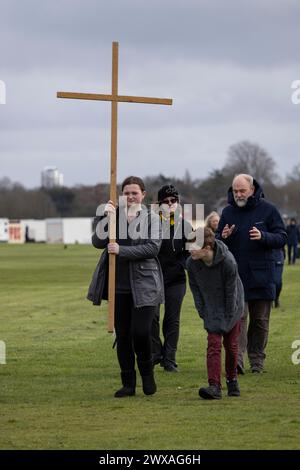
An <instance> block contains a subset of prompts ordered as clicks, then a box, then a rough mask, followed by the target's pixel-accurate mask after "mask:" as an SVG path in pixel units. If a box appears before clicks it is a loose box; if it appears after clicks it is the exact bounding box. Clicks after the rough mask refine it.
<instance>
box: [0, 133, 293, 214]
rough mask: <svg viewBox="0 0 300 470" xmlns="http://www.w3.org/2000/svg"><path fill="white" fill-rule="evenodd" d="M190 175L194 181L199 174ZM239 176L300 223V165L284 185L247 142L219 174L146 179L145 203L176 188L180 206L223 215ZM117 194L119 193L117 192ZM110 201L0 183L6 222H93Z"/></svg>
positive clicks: (89, 190)
mask: <svg viewBox="0 0 300 470" xmlns="http://www.w3.org/2000/svg"><path fill="white" fill-rule="evenodd" d="M200 163H201V162H199V169H197V168H195V170H193V176H194V175H195V174H197V171H198V172H199V176H200V175H201V171H200V168H201V166H200ZM237 173H249V174H251V175H253V176H254V177H255V178H256V180H257V181H258V182H259V183H260V184H261V185H262V187H263V190H264V193H265V196H266V198H267V199H269V200H270V201H271V202H273V203H274V204H276V205H277V207H278V208H279V210H280V211H281V213H282V214H286V215H288V216H294V217H298V219H299V218H300V203H299V189H300V163H299V164H298V165H296V166H295V167H294V168H293V170H292V172H291V174H288V175H286V177H285V180H284V181H283V180H282V178H280V177H279V175H278V174H277V173H276V163H275V161H274V159H273V158H272V157H271V156H270V155H269V154H268V153H267V151H266V150H265V149H263V148H262V147H261V146H260V145H258V144H256V143H252V142H248V141H242V142H238V143H237V144H234V145H232V146H231V147H230V148H229V150H228V157H227V160H226V162H225V165H224V166H223V168H220V169H215V170H213V171H212V172H211V173H210V174H209V175H208V176H207V177H206V178H201V177H199V178H192V176H191V175H190V173H189V171H186V173H185V175H184V176H183V178H182V179H179V178H173V177H167V176H164V175H161V174H160V175H158V176H148V177H146V178H144V180H145V184H146V188H147V197H146V200H145V202H146V203H151V202H156V197H157V191H158V189H159V188H160V187H161V186H162V185H164V184H167V183H171V184H174V186H176V188H178V190H179V193H180V195H181V203H183V204H184V203H191V204H196V203H202V204H204V205H205V213H206V214H207V213H209V212H210V211H212V210H217V211H219V212H220V211H221V210H222V208H223V207H224V206H225V205H226V201H227V191H228V188H229V187H230V185H231V182H232V178H233V176H234V175H235V174H237ZM119 189H120V188H119ZM108 199H109V184H107V183H105V184H104V183H103V184H97V185H96V186H83V185H77V186H75V187H72V188H69V187H62V188H53V189H45V188H38V189H25V188H24V187H23V186H22V185H21V184H19V183H12V182H11V181H10V180H9V179H8V178H2V179H0V217H7V218H9V219H21V218H22V219H24V218H35V219H44V218H46V217H93V216H94V215H95V211H96V208H97V206H98V205H99V204H100V203H103V202H106V201H107V200H108Z"/></svg>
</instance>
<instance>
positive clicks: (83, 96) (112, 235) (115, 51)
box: [57, 42, 172, 333]
mask: <svg viewBox="0 0 300 470" xmlns="http://www.w3.org/2000/svg"><path fill="white" fill-rule="evenodd" d="M118 56H119V43H118V42H113V43H112V91H111V95H102V94H96V93H72V92H64V91H59V92H58V93H57V98H69V99H75V100H93V101H94V100H96V101H111V159H110V199H111V201H113V203H114V204H116V202H117V130H118V102H127V103H145V104H164V105H171V104H172V100H171V99H167V98H145V97H141V96H121V95H118ZM109 240H110V242H115V240H116V219H115V217H110V221H109ZM115 276H116V258H115V255H112V254H110V255H109V280H108V302H109V314H108V331H109V332H110V333H112V332H113V330H114V311H115Z"/></svg>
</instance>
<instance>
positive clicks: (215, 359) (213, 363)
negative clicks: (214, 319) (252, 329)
mask: <svg viewBox="0 0 300 470" xmlns="http://www.w3.org/2000/svg"><path fill="white" fill-rule="evenodd" d="M239 334H240V321H238V322H237V323H236V324H235V325H234V327H233V328H232V330H230V331H229V332H228V333H226V334H223V335H222V334H218V333H208V335H207V356H206V357H207V374H208V383H209V385H219V386H221V368H222V366H221V360H222V354H221V351H222V338H223V346H224V349H225V370H226V378H227V380H233V379H236V377H237V371H236V367H237V363H238V339H239Z"/></svg>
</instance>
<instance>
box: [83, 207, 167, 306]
mask: <svg viewBox="0 0 300 470" xmlns="http://www.w3.org/2000/svg"><path fill="white" fill-rule="evenodd" d="M143 207H144V206H143ZM118 219H119V217H118V212H117V223H118ZM100 220H101V217H96V219H95V222H96V223H97V222H99V221H100ZM132 223H133V224H134V223H135V221H133V222H132ZM136 223H137V224H138V223H139V224H140V227H138V226H137V231H136V233H138V231H139V230H138V228H140V229H141V233H142V234H143V236H145V231H146V232H147V233H148V234H149V237H148V238H141V237H138V238H135V239H132V240H131V245H130V246H120V252H119V255H117V256H120V257H123V258H126V259H128V260H129V275H130V285H131V292H132V297H133V302H134V306H135V307H145V306H154V305H159V304H161V303H164V285H163V275H162V271H161V267H160V264H159V261H158V259H157V255H158V252H159V249H160V246H161V224H160V221H159V217H158V215H156V214H155V213H154V212H148V211H147V209H146V208H144V209H142V211H141V212H140V214H139V218H138V219H137V221H136ZM151 231H152V236H150V235H151ZM92 243H93V245H94V247H95V248H104V251H103V253H102V255H101V258H100V260H99V262H98V264H97V266H96V269H95V272H94V274H93V278H92V282H91V284H90V287H89V291H88V295H87V298H88V299H89V300H90V301H91V302H93V304H94V305H100V304H101V300H102V299H106V300H107V298H108V295H107V284H108V252H107V248H106V247H107V244H108V239H107V238H106V239H100V238H98V236H97V231H95V232H94V234H93V236H92Z"/></svg>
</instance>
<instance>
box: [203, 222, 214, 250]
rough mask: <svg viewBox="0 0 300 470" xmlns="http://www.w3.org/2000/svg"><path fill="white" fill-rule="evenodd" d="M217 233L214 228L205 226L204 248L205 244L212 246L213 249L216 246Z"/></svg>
mask: <svg viewBox="0 0 300 470" xmlns="http://www.w3.org/2000/svg"><path fill="white" fill-rule="evenodd" d="M215 243H216V241H215V234H214V232H213V230H212V229H211V228H209V227H204V241H203V248H204V247H205V246H210V247H211V249H213V248H214V246H215Z"/></svg>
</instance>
